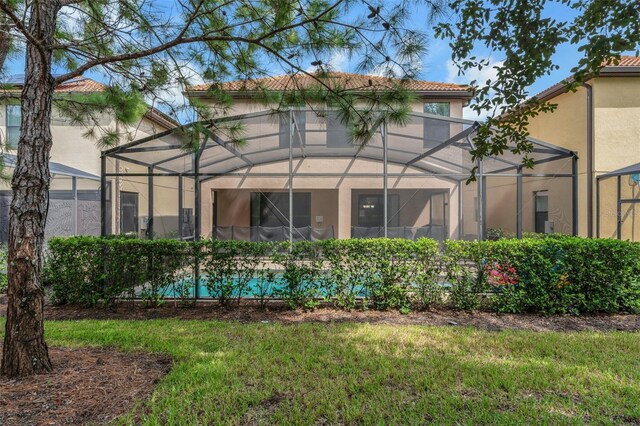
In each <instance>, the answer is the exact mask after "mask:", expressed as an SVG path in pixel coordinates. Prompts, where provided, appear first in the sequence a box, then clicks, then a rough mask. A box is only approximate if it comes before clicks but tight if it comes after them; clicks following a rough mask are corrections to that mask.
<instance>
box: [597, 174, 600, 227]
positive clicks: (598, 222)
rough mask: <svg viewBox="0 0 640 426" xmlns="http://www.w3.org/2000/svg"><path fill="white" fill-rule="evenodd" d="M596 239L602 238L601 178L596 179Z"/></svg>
mask: <svg viewBox="0 0 640 426" xmlns="http://www.w3.org/2000/svg"><path fill="white" fill-rule="evenodd" d="M596 238H600V177H597V178H596Z"/></svg>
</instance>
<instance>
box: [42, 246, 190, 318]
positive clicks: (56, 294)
mask: <svg viewBox="0 0 640 426" xmlns="http://www.w3.org/2000/svg"><path fill="white" fill-rule="evenodd" d="M48 251H49V253H48V257H47V261H46V263H45V270H44V282H45V285H48V286H50V287H51V299H52V301H53V302H54V303H58V304H64V303H73V304H80V305H87V306H95V305H97V304H98V303H104V304H107V305H112V304H114V303H115V302H116V301H117V300H121V299H131V298H134V297H140V298H142V299H143V300H144V301H146V302H147V303H149V304H152V305H156V304H158V303H160V302H161V301H163V300H164V299H165V296H167V293H168V292H169V291H171V290H173V291H174V295H175V294H176V290H177V289H176V285H178V284H179V283H180V280H181V279H184V278H185V277H184V276H183V275H184V273H187V271H188V269H189V267H190V266H191V264H190V260H191V257H192V248H191V247H190V245H189V244H188V243H185V242H181V241H175V240H157V241H148V240H141V239H135V238H99V237H70V238H52V239H51V240H49V244H48ZM178 291H179V290H178ZM184 291H185V290H184V289H182V292H184ZM181 296H184V294H181Z"/></svg>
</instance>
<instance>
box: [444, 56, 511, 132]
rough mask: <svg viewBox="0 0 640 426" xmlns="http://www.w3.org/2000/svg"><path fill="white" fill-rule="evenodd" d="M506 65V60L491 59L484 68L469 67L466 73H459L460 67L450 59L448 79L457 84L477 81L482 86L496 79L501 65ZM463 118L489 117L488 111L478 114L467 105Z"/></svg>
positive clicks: (477, 118) (448, 62) (479, 118)
mask: <svg viewBox="0 0 640 426" xmlns="http://www.w3.org/2000/svg"><path fill="white" fill-rule="evenodd" d="M503 65H504V61H496V62H493V61H491V60H489V65H488V66H485V67H483V68H482V69H477V68H473V69H469V70H466V71H465V74H462V75H458V67H457V66H456V65H455V64H454V63H453V61H452V60H448V61H447V64H446V67H447V81H448V82H450V83H457V84H469V83H471V82H472V81H475V84H476V85H478V86H482V85H485V84H487V82H488V81H495V80H496V78H497V77H498V69H497V68H499V67H501V66H503ZM462 116H463V118H466V119H468V120H484V119H485V118H487V113H486V112H483V113H482V114H480V115H478V114H477V113H476V112H475V111H473V110H472V109H471V108H469V107H466V108H464V110H463V112H462Z"/></svg>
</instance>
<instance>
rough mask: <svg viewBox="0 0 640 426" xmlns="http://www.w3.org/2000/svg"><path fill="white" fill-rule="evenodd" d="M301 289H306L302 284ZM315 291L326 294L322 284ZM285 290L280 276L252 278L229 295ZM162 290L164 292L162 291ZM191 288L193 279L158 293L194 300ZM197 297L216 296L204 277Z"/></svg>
mask: <svg viewBox="0 0 640 426" xmlns="http://www.w3.org/2000/svg"><path fill="white" fill-rule="evenodd" d="M303 287H307V286H306V285H304V284H303ZM314 287H315V288H316V289H317V290H316V292H317V294H318V296H319V297H322V296H323V295H325V294H326V293H327V290H326V289H325V288H323V287H324V285H323V284H321V283H317V285H315V286H314ZM285 288H286V282H285V281H284V280H283V279H282V275H276V276H275V278H274V279H273V280H265V279H262V278H252V279H251V280H249V282H248V283H247V285H246V287H245V288H244V289H243V291H242V295H240V294H238V292H237V291H234V292H233V293H232V294H231V297H232V298H237V297H243V298H259V297H265V298H268V297H274V295H278V294H282V293H283V292H284V290H285ZM163 290H164V291H163ZM194 290H195V289H194V286H193V278H185V279H181V280H179V281H177V282H176V283H175V284H174V285H172V286H169V287H167V288H166V290H165V289H161V290H160V292H162V293H163V296H164V297H167V298H180V297H183V298H194V297H195V291H194ZM355 291H356V292H357V294H358V297H367V296H368V291H367V289H365V288H364V286H362V285H359V286H356V288H355ZM198 297H202V298H208V297H212V298H216V297H217V295H216V294H212V293H211V292H210V291H209V288H207V280H206V277H200V278H199V280H198Z"/></svg>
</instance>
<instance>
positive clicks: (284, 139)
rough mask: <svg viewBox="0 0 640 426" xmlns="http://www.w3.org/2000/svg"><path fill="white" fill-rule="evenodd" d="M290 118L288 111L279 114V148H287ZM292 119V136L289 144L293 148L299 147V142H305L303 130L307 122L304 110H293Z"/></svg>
mask: <svg viewBox="0 0 640 426" xmlns="http://www.w3.org/2000/svg"><path fill="white" fill-rule="evenodd" d="M290 120H291V118H290V115H289V113H288V112H284V113H282V114H280V148H283V149H284V148H286V149H289V136H290V133H291V126H290V125H289V122H290ZM293 120H294V122H295V126H294V127H293V138H292V139H291V142H292V144H291V146H293V147H294V148H299V147H300V142H302V145H304V144H305V138H306V131H305V130H306V123H307V115H306V111H294V112H293Z"/></svg>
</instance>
